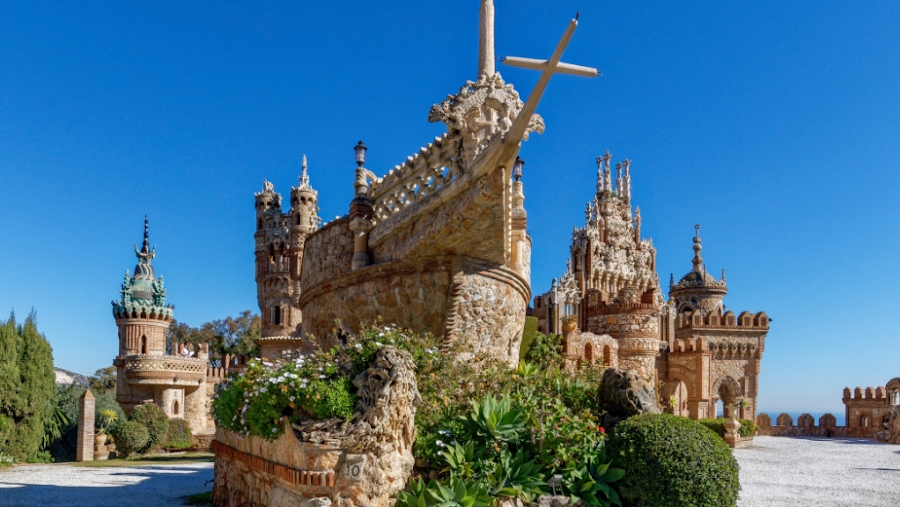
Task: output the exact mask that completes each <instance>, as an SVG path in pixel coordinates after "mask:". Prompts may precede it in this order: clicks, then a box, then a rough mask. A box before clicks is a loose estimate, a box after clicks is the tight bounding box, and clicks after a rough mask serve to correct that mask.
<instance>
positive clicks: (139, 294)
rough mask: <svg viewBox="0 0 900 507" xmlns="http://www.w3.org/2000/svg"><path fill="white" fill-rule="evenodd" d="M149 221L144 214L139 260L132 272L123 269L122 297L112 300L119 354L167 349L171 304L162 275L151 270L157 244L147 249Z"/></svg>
mask: <svg viewBox="0 0 900 507" xmlns="http://www.w3.org/2000/svg"><path fill="white" fill-rule="evenodd" d="M149 225H150V224H149V221H148V220H147V218H146V217H144V243H143V245H142V246H141V249H140V250H138V249H137V246H135V247H134V253H135V255H136V256H137V258H138V264H137V266H135V268H134V276H131V277H129V276H128V271H125V280H124V281H123V282H122V289H121V290H120V292H121V293H122V300H121V301H113V302H112V306H113V316H114V317H115V318H116V325H117V326H118V327H119V355H120V356H126V355H132V354H144V355H155V356H161V355H164V354H165V353H166V330H168V328H169V323H170V322H171V321H172V312H173V310H174V308H175V307H174V306H172V305H166V288H165V285H164V284H163V277H161V276H160V277H159V279H156V277H155V276H154V274H153V266H152V265H151V261H152V260H153V258H154V257H156V247H153V249H150V238H149Z"/></svg>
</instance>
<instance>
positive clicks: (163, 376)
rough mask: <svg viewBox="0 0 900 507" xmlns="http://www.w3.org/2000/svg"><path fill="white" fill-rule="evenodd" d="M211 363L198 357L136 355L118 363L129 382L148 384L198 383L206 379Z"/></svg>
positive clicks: (122, 359)
mask: <svg viewBox="0 0 900 507" xmlns="http://www.w3.org/2000/svg"><path fill="white" fill-rule="evenodd" d="M208 363H209V361H206V360H204V359H199V358H196V357H182V356H167V355H151V354H135V355H131V356H126V357H124V358H121V359H119V360H118V361H117V364H116V366H120V367H124V368H125V372H126V375H127V376H128V379H129V381H130V382H131V381H135V382H138V383H146V382H147V381H153V380H165V381H174V382H176V383H178V381H179V380H180V381H182V382H192V383H196V381H197V380H198V379H201V378H204V377H206V369H207V365H208Z"/></svg>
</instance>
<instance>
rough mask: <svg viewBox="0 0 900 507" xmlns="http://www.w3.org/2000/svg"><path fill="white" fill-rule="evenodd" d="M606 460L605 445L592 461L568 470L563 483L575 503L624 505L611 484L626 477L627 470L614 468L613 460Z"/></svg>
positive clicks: (590, 506) (607, 505) (588, 505)
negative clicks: (579, 501)
mask: <svg viewBox="0 0 900 507" xmlns="http://www.w3.org/2000/svg"><path fill="white" fill-rule="evenodd" d="M605 461H606V448H605V447H604V448H602V449H601V450H600V452H599V453H598V455H597V459H595V460H593V461H592V462H591V463H589V464H587V465H585V466H583V467H581V468H573V469H570V470H568V471H567V473H566V474H565V478H564V479H563V485H564V486H565V487H566V489H568V490H569V493H570V495H571V499H572V503H573V504H574V503H575V502H576V501H578V500H581V501H582V502H584V504H585V505H586V506H587V507H597V506H603V507H609V506H610V505H613V504H615V505H622V501H621V500H620V499H619V494H618V493H616V490H615V489H613V487H612V486H611V484H612V483H614V482H616V481H618V480H619V479H621V478H622V477H624V476H625V470H622V469H621V468H612V467H611V466H610V465H611V464H612V461H610V462H605Z"/></svg>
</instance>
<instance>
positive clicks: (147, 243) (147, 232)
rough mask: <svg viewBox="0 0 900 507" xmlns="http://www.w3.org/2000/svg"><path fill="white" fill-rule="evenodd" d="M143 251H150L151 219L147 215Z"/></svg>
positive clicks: (145, 217) (145, 216)
mask: <svg viewBox="0 0 900 507" xmlns="http://www.w3.org/2000/svg"><path fill="white" fill-rule="evenodd" d="M141 253H150V220H149V218H147V215H144V245H143V246H142V247H141Z"/></svg>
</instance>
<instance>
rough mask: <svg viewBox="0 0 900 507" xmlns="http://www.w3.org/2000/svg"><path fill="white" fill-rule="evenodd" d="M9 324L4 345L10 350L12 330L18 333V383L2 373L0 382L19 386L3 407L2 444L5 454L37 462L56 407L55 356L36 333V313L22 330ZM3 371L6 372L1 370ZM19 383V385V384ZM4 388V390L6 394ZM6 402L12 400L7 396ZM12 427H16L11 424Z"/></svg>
mask: <svg viewBox="0 0 900 507" xmlns="http://www.w3.org/2000/svg"><path fill="white" fill-rule="evenodd" d="M10 321H11V322H12V326H10V322H9V321H8V322H7V323H6V325H4V326H2V328H4V329H5V331H4V336H3V338H2V339H0V340H2V343H3V346H4V348H6V347H8V343H9V341H10V339H9V337H8V336H7V335H8V334H9V331H10V329H14V330H15V331H16V332H15V334H14V336H15V342H16V345H17V346H16V352H17V354H16V361H15V362H17V363H18V365H17V373H18V379H10V378H9V377H11V375H9V372H3V373H2V374H0V375H2V377H3V378H0V382H4V383H5V384H8V385H14V384H17V386H16V390H15V395H14V396H13V397H12V398H13V399H12V400H11V402H10V403H6V404H4V405H3V406H2V407H0V410H2V411H3V412H4V413H3V415H2V416H0V417H3V419H4V422H5V424H4V426H5V430H4V434H5V435H6V442H5V444H3V447H5V452H6V454H11V455H13V456H14V457H15V458H16V459H18V460H21V461H31V460H35V459H38V453H39V451H40V450H41V445H42V441H43V440H44V433H45V431H46V427H47V423H48V421H49V419H50V417H51V416H52V415H53V408H54V406H55V404H56V383H55V375H54V373H53V355H52V352H51V350H50V343H49V342H48V341H47V339H46V338H45V337H44V336H43V335H42V334H40V333H39V332H38V330H37V317H36V316H35V313H34V311H32V312H31V314H30V315H29V316H28V319H26V320H25V324H24V325H22V326H18V327H16V326H15V321H14V319H13V318H12V317H11V318H10ZM2 356H3V357H2V359H0V361H3V360H6V359H8V357H9V356H10V353H9V351H8V350H5V351H4V353H3V354H2ZM0 371H3V368H2V367H0ZM16 380H18V382H16ZM5 387H6V386H5V385H4V386H3V390H4V391H6V389H5ZM4 398H9V396H8V395H7V394H4ZM10 422H11V423H13V426H12V427H10V426H11V425H10V424H9V423H10Z"/></svg>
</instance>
